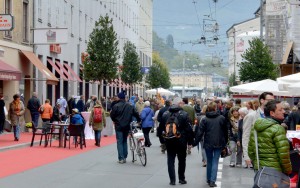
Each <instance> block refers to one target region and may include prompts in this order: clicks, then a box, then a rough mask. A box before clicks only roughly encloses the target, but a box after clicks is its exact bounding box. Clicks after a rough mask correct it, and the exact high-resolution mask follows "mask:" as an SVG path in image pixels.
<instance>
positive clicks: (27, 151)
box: [0, 133, 116, 178]
mask: <svg viewBox="0 0 300 188" xmlns="http://www.w3.org/2000/svg"><path fill="white" fill-rule="evenodd" d="M31 136H32V134H31V133H22V134H21V136H20V141H19V142H15V141H13V138H14V136H13V134H2V135H0V149H1V148H2V149H3V148H5V147H10V146H13V145H20V144H21V145H22V144H24V145H26V144H29V143H30V142H31ZM35 141H39V137H37V138H36V139H35ZM86 141H87V147H86V148H83V149H80V147H78V148H75V146H74V145H72V144H71V149H69V148H68V147H67V148H58V141H54V142H53V143H52V147H44V146H43V145H42V146H39V145H38V144H35V145H34V146H33V147H29V146H26V147H23V148H18V149H13V150H12V149H10V150H6V151H3V152H0V159H1V160H0V166H1V168H0V178H2V177H5V176H9V175H13V174H16V173H20V172H23V171H26V170H29V169H32V168H36V167H39V166H42V165H45V164H49V163H52V162H55V161H58V160H62V159H65V158H68V157H71V156H74V155H77V154H80V153H84V152H88V151H91V150H94V149H101V147H103V146H107V145H110V144H113V143H115V142H116V138H115V136H114V135H113V136H109V137H102V138H101V147H100V148H99V147H96V146H95V145H94V144H95V141H94V140H86ZM67 146H68V143H67Z"/></svg>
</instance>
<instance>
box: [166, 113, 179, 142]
mask: <svg viewBox="0 0 300 188" xmlns="http://www.w3.org/2000/svg"><path fill="white" fill-rule="evenodd" d="M179 115H180V113H179V112H176V113H171V114H170V115H169V117H168V119H167V123H166V128H165V131H164V134H163V137H164V138H165V139H174V138H175V139H176V138H180V137H181V133H180V131H179V130H178V128H179V122H178V118H177V117H178V116H179Z"/></svg>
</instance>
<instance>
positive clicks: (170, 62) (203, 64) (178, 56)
mask: <svg viewBox="0 0 300 188" xmlns="http://www.w3.org/2000/svg"><path fill="white" fill-rule="evenodd" d="M166 41H168V44H167V43H166ZM153 51H155V52H158V53H159V55H160V57H161V58H162V59H163V60H164V61H165V62H166V64H167V66H168V69H169V70H173V69H182V66H183V61H184V60H185V69H186V70H201V71H202V72H205V73H216V74H219V75H221V76H224V77H228V71H227V67H226V68H225V67H223V66H222V63H221V60H220V59H216V58H214V57H205V58H202V57H200V56H199V55H197V54H192V53H188V52H185V53H178V50H177V49H175V48H173V47H172V41H170V40H169V38H168V40H167V39H166V40H164V39H162V38H160V37H159V36H158V35H157V33H156V32H153ZM209 55H211V54H208V56H209Z"/></svg>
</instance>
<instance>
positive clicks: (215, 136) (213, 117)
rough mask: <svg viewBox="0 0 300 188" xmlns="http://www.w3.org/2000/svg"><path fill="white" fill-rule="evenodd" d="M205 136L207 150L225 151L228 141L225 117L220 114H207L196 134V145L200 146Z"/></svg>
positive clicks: (214, 112)
mask: <svg viewBox="0 0 300 188" xmlns="http://www.w3.org/2000/svg"><path fill="white" fill-rule="evenodd" d="M203 135H204V145H203V147H204V148H205V149H223V148H224V147H225V146H226V144H227V141H228V129H227V125H226V120H225V118H224V116H222V115H220V114H219V113H218V112H216V111H213V112H207V113H206V117H205V118H203V119H202V121H201V123H200V128H199V129H198V131H197V133H196V138H195V143H194V145H195V146H196V145H198V143H199V141H200V140H201V138H202V137H203Z"/></svg>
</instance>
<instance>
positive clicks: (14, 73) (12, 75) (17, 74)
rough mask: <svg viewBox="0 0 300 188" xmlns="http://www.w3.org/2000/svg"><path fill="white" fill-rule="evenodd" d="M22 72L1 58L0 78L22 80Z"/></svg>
mask: <svg viewBox="0 0 300 188" xmlns="http://www.w3.org/2000/svg"><path fill="white" fill-rule="evenodd" d="M21 74H22V72H21V71H19V70H18V69H16V68H14V67H13V66H11V65H9V64H7V63H5V62H4V61H2V60H0V80H18V81H20V80H21Z"/></svg>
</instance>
